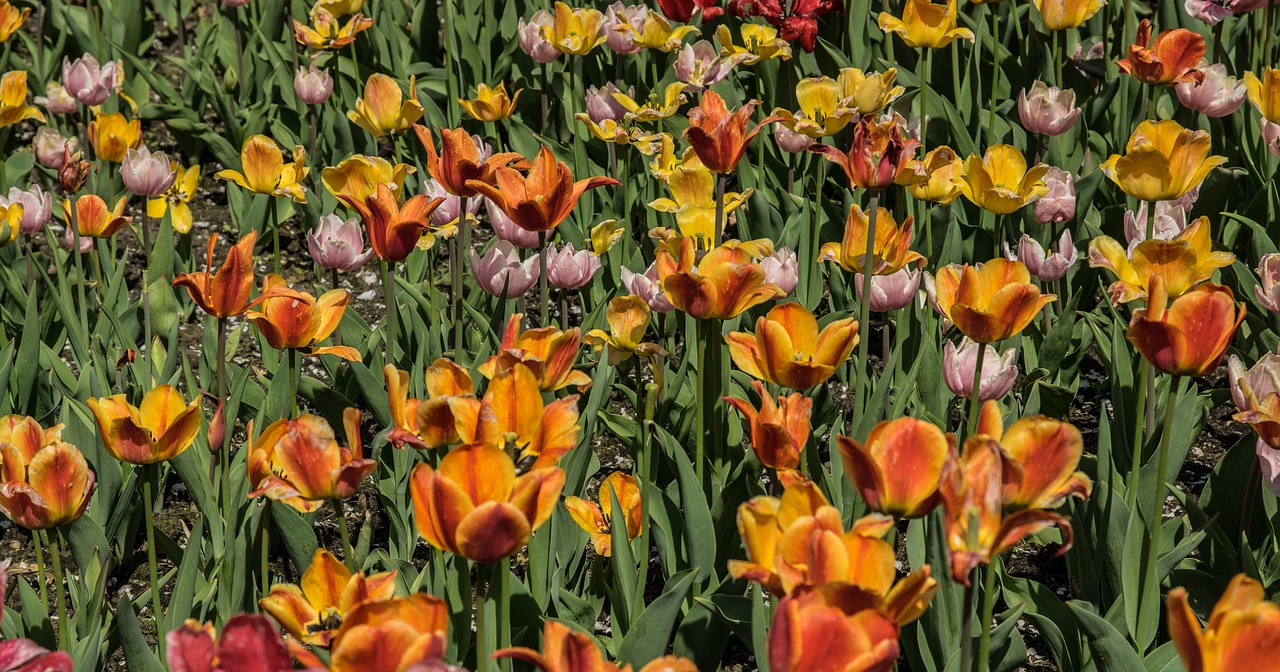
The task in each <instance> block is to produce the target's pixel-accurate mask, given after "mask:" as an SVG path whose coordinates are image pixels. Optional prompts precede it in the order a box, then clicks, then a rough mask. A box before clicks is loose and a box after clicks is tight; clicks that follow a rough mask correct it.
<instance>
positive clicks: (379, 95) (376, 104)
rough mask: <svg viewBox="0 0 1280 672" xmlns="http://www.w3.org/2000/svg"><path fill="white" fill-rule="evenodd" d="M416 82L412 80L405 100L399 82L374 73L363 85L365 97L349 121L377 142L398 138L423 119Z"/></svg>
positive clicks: (357, 100)
mask: <svg viewBox="0 0 1280 672" xmlns="http://www.w3.org/2000/svg"><path fill="white" fill-rule="evenodd" d="M414 84H415V80H414V78H413V77H409V98H408V99H406V98H405V97H404V92H402V91H401V90H400V85H399V84H398V83H396V80H394V79H391V78H390V77H388V76H386V75H384V74H382V73H378V72H375V73H373V74H372V75H369V79H368V80H366V81H365V83H364V96H363V97H361V98H357V99H356V109H354V110H348V111H347V118H348V119H350V120H351V121H353V122H355V124H356V125H357V126H359V127H360V128H363V129H364V130H366V131H368V132H369V133H370V134H371V135H372V136H373V137H375V138H384V137H386V136H388V135H399V134H400V133H404V132H405V131H407V130H409V127H410V126H412V125H413V123H414V122H416V121H417V120H419V119H421V118H422V114H423V109H422V103H419V102H418V91H417V89H415V88H414Z"/></svg>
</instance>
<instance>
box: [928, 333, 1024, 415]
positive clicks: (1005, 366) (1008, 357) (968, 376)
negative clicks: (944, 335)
mask: <svg viewBox="0 0 1280 672" xmlns="http://www.w3.org/2000/svg"><path fill="white" fill-rule="evenodd" d="M980 347H983V348H986V349H987V352H986V354H985V355H983V358H982V377H981V380H980V382H979V383H978V400H979V401H989V400H992V399H1000V398H1002V397H1004V395H1006V394H1008V393H1009V390H1011V389H1013V383H1014V381H1016V380H1017V379H1018V351H1017V350H1015V349H1013V348H1009V349H1008V350H1005V351H1004V354H1003V355H1001V354H1000V353H999V352H997V351H996V349H995V348H993V347H991V346H990V345H979V344H978V343H974V342H973V341H971V340H969V339H967V338H965V339H961V341H960V347H956V346H955V344H953V343H951V342H950V341H948V342H947V344H946V345H945V346H943V348H942V374H943V379H944V380H945V381H946V383H947V389H948V390H951V393H952V394H954V395H956V396H957V397H963V398H965V399H968V398H971V397H973V375H974V367H976V366H977V365H978V348H980Z"/></svg>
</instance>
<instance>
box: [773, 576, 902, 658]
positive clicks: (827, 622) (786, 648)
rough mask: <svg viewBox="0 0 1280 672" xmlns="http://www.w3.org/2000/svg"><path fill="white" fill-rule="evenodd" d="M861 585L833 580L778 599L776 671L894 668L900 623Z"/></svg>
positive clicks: (775, 616)
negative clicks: (874, 604) (863, 589)
mask: <svg viewBox="0 0 1280 672" xmlns="http://www.w3.org/2000/svg"><path fill="white" fill-rule="evenodd" d="M872 602H873V596H871V595H868V594H867V593H866V592H865V591H862V590H859V589H858V588H857V587H856V586H850V585H848V584H842V583H832V584H827V585H825V586H822V587H820V588H816V589H814V590H811V591H806V592H802V593H798V594H796V595H789V596H787V597H785V598H783V599H782V600H781V601H780V602H779V603H778V610H777V612H776V613H775V614H774V616H773V625H772V627H771V628H770V629H769V668H770V669H771V670H773V671H774V672H853V671H856V672H889V670H891V669H893V667H894V664H895V663H896V662H897V660H898V624H897V623H896V622H894V621H893V619H891V618H889V617H888V616H885V615H884V614H882V613H881V612H880V611H878V610H877V609H876V608H875V607H874V606H873V605H872Z"/></svg>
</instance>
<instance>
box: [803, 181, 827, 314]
mask: <svg viewBox="0 0 1280 672" xmlns="http://www.w3.org/2000/svg"><path fill="white" fill-rule="evenodd" d="M815 163H817V164H818V165H817V166H816V168H817V171H818V179H817V181H816V182H815V183H814V194H813V228H812V229H811V230H810V231H809V245H808V247H806V248H805V250H806V252H808V257H809V258H808V259H806V260H805V264H804V266H805V268H806V269H807V271H808V272H807V274H806V275H808V293H807V294H805V297H804V304H805V308H808V309H809V310H813V309H815V308H817V307H818V301H819V300H820V299H821V298H822V269H821V267H820V266H819V265H818V248H819V245H820V244H821V242H822V183H823V182H825V181H826V176H827V159H826V158H825V157H821V156H819V157H816V161H815ZM802 277H803V276H802Z"/></svg>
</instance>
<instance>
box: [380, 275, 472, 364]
mask: <svg viewBox="0 0 1280 672" xmlns="http://www.w3.org/2000/svg"><path fill="white" fill-rule="evenodd" d="M381 265H382V293H383V296H384V298H383V300H384V302H385V303H386V304H387V333H386V337H387V342H386V343H384V344H383V354H382V360H383V363H384V364H394V363H395V361H396V313H397V312H398V311H397V309H396V286H395V281H394V280H393V279H392V277H391V271H392V262H390V261H383V262H382V264H381ZM461 324H462V321H461V320H459V321H458V322H457V325H455V326H458V325H461ZM459 340H461V339H459Z"/></svg>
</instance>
